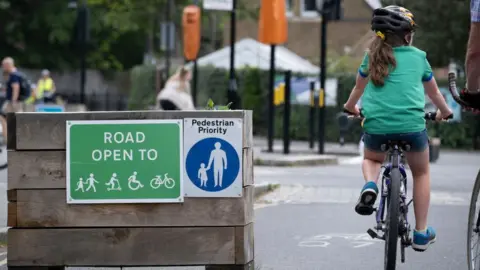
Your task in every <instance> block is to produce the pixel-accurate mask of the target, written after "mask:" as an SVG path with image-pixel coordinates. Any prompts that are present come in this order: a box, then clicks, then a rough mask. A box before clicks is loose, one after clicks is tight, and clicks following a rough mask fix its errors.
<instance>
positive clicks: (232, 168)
mask: <svg viewBox="0 0 480 270" xmlns="http://www.w3.org/2000/svg"><path fill="white" fill-rule="evenodd" d="M185 169H186V170H187V174H188V178H190V181H192V183H193V184H194V185H195V186H197V187H198V188H200V189H202V190H205V191H208V192H218V191H222V190H224V189H226V188H228V187H229V186H230V185H232V184H233V182H234V181H235V179H236V178H237V176H238V173H239V171H240V160H239V158H238V154H237V151H235V148H233V146H232V145H231V144H230V143H228V142H227V141H225V140H222V139H220V138H206V139H203V140H201V141H198V142H197V143H196V144H195V145H193V147H192V148H191V149H190V151H188V153H187V158H186V161H185Z"/></svg>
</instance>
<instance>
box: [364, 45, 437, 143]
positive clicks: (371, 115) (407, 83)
mask: <svg viewBox="0 0 480 270" xmlns="http://www.w3.org/2000/svg"><path fill="white" fill-rule="evenodd" d="M393 51H394V55H395V60H396V61H397V66H396V68H395V69H393V70H390V73H389V75H388V76H387V77H385V84H384V86H381V87H377V86H375V85H374V84H373V82H372V81H371V80H370V81H369V82H368V84H367V86H366V87H365V91H364V93H363V96H362V108H363V111H362V112H363V114H364V116H365V122H364V124H363V128H364V129H365V132H367V133H370V134H396V133H408V132H419V131H422V130H424V129H425V119H424V115H425V112H424V108H425V90H424V88H423V82H426V81H429V80H431V79H432V78H433V72H432V68H431V67H430V64H429V63H428V60H427V58H426V56H427V54H426V53H425V52H424V51H422V50H419V49H417V48H415V47H413V46H401V47H395V48H394V49H393ZM358 72H359V74H360V75H361V76H362V77H368V53H365V57H364V58H363V62H362V64H361V65H360V68H359V70H358Z"/></svg>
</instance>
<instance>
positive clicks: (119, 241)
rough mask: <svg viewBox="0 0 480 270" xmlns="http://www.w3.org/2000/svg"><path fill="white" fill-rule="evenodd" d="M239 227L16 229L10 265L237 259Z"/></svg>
mask: <svg viewBox="0 0 480 270" xmlns="http://www.w3.org/2000/svg"><path fill="white" fill-rule="evenodd" d="M234 242H235V227H196V228H104V229H103V228H102V229H99V228H97V229H36V230H32V229H16V228H15V229H10V230H8V265H9V266H61V265H65V266H155V265H158V266H175V265H211V264H235V243H234Z"/></svg>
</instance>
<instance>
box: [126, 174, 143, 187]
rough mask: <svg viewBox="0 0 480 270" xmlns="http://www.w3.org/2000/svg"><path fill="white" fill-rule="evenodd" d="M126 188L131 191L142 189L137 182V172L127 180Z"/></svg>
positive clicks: (140, 184) (141, 185)
mask: <svg viewBox="0 0 480 270" xmlns="http://www.w3.org/2000/svg"><path fill="white" fill-rule="evenodd" d="M128 187H129V188H130V189H131V190H137V189H139V188H143V184H142V182H140V181H139V180H137V172H133V174H132V175H131V176H130V177H129V178H128Z"/></svg>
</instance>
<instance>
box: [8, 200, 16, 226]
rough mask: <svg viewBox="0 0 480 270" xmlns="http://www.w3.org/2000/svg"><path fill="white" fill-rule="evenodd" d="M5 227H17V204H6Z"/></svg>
mask: <svg viewBox="0 0 480 270" xmlns="http://www.w3.org/2000/svg"><path fill="white" fill-rule="evenodd" d="M7 213H8V215H7V226H8V227H16V226H17V203H13V202H9V203H8V204H7Z"/></svg>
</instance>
